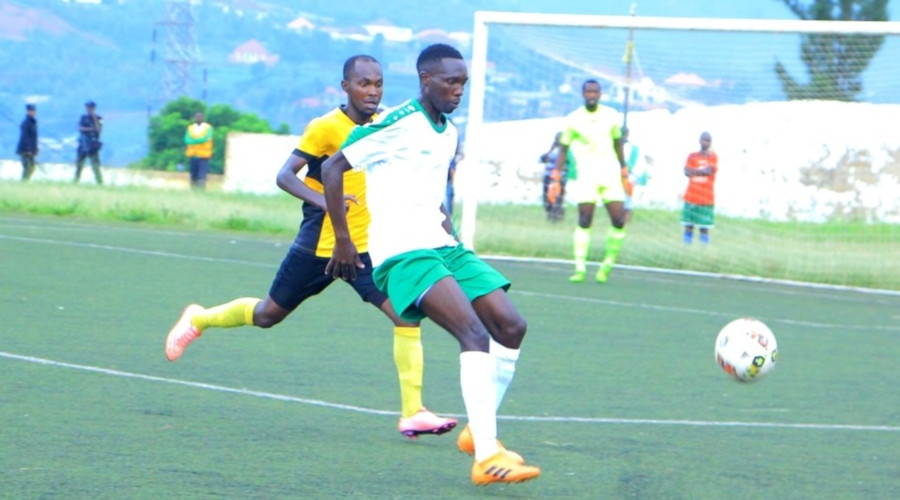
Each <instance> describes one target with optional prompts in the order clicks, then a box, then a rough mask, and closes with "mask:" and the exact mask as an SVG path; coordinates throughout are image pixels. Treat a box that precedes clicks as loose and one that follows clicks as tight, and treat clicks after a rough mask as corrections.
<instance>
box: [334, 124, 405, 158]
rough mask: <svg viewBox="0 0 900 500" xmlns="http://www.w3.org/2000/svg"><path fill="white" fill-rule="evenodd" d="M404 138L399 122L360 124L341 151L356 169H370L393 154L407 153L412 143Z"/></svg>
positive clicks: (401, 154)
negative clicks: (386, 124) (383, 124)
mask: <svg viewBox="0 0 900 500" xmlns="http://www.w3.org/2000/svg"><path fill="white" fill-rule="evenodd" d="M402 139H403V128H402V127H401V126H400V125H399V122H395V123H394V124H392V125H390V126H378V125H366V126H359V127H356V128H354V129H353V131H352V132H351V133H350V137H348V138H347V141H346V142H345V143H344V146H343V147H342V148H341V152H342V153H343V154H344V158H346V159H347V161H348V162H349V163H350V165H352V166H353V169H354V170H369V169H371V168H373V167H375V166H377V165H380V164H383V163H386V162H387V160H389V159H390V158H391V157H393V156H403V155H405V154H406V151H407V150H408V149H409V146H410V144H409V141H404V140H402Z"/></svg>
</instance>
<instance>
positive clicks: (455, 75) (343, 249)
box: [322, 44, 541, 484]
mask: <svg viewBox="0 0 900 500" xmlns="http://www.w3.org/2000/svg"><path fill="white" fill-rule="evenodd" d="M416 69H417V70H418V73H419V84H420V94H419V96H418V97H417V98H416V99H411V100H409V101H407V102H405V103H403V104H401V105H400V106H398V107H396V108H393V109H389V110H387V111H385V112H384V113H383V114H381V115H380V116H379V118H378V120H376V121H375V122H374V123H372V124H371V125H367V126H365V127H357V128H356V129H354V131H353V132H352V133H351V134H350V137H349V138H348V139H347V142H346V143H344V146H343V147H342V149H341V151H339V152H338V153H336V154H335V155H333V156H332V157H331V158H329V159H328V160H327V161H326V162H325V163H324V165H323V167H322V180H323V182H324V185H325V200H326V204H327V206H328V213H329V215H330V216H331V220H332V223H333V225H334V232H335V237H336V241H335V247H334V251H333V254H332V258H331V261H330V262H329V264H328V267H327V268H326V272H327V273H330V274H331V275H332V276H333V277H334V278H341V279H345V280H353V279H355V278H356V273H357V269H360V268H361V267H360V266H361V262H360V259H359V256H358V253H357V249H356V248H355V247H354V245H353V242H352V240H351V239H350V235H349V232H348V227H347V222H346V216H345V212H346V206H345V201H344V195H343V174H344V172H345V171H347V170H349V169H351V168H352V169H356V170H364V171H365V172H366V186H367V201H368V204H369V212H370V215H371V217H372V222H371V224H370V225H369V254H370V256H371V257H372V264H373V266H375V271H374V272H373V278H374V279H375V284H376V286H378V288H379V289H381V290H382V291H383V292H384V293H386V294H387V295H388V297H389V298H390V300H391V302H392V303H393V304H394V307H395V308H396V309H397V311H398V312H399V313H400V316H401V317H402V318H404V319H406V320H407V321H416V318H418V320H421V319H422V318H425V317H428V318H430V319H431V320H432V321H434V322H435V323H437V324H438V325H440V326H441V327H443V328H444V329H446V330H447V331H448V332H449V333H450V334H451V335H453V336H454V337H455V338H456V339H457V341H458V342H459V345H460V350H461V353H460V356H459V362H460V386H461V388H462V396H463V400H464V401H465V405H466V413H467V416H468V419H469V424H468V426H467V427H466V428H465V429H464V430H463V431H462V432H461V433H460V436H459V438H458V439H457V444H458V446H459V448H460V449H461V450H462V451H465V452H468V453H471V454H474V455H475V462H474V464H473V466H472V470H471V478H472V481H473V482H474V483H475V484H490V483H514V482H521V481H527V480H529V479H533V478H536V477H538V476H539V475H540V472H541V471H540V469H539V468H537V467H534V466H530V465H526V464H525V461H524V459H523V458H522V457H521V456H520V455H519V454H517V453H515V452H512V451H508V450H506V449H505V448H504V447H503V446H502V445H501V444H500V442H499V441H498V440H497V407H498V406H499V404H500V402H501V401H502V399H503V396H504V395H505V393H506V389H507V388H508V386H509V384H510V382H511V381H512V378H513V375H514V373H515V365H516V361H517V359H518V357H519V347H520V345H521V343H522V339H523V338H524V336H525V329H526V322H525V319H524V318H523V317H522V316H521V315H520V314H519V312H518V310H517V309H516V308H515V306H514V305H513V304H512V302H511V301H510V299H509V297H508V296H507V294H506V289H507V288H508V287H509V281H508V280H507V279H506V278H505V277H503V275H501V274H500V273H499V272H497V271H496V270H495V269H494V268H492V267H491V266H489V265H488V264H487V263H485V262H484V261H483V260H481V259H480V258H479V257H478V256H476V255H475V254H474V253H473V252H472V251H470V250H468V249H466V248H465V247H463V246H462V245H461V244H460V243H459V242H458V241H456V239H455V238H454V237H453V236H452V235H451V231H450V226H449V217H448V216H447V211H446V209H445V208H444V207H443V204H444V195H445V188H446V183H447V165H448V164H449V163H450V161H451V160H452V159H453V156H454V155H455V154H456V144H457V132H456V128H455V127H454V126H453V124H452V123H451V122H450V120H449V119H448V118H447V116H446V114H449V113H451V112H453V110H455V109H456V108H457V107H458V106H459V103H460V100H461V99H462V96H463V92H464V89H465V84H466V82H467V80H468V71H467V69H466V63H465V61H464V60H463V58H462V55H461V54H460V53H459V51H458V50H456V49H455V48H453V47H451V46H449V45H445V44H435V45H431V46H429V47H426V48H425V49H424V50H423V51H422V53H421V54H420V55H419V58H418V61H417V62H416Z"/></svg>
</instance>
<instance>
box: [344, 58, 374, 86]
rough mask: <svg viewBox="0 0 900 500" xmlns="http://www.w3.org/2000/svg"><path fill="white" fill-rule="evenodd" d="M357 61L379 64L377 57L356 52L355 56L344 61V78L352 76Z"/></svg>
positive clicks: (347, 78) (348, 78)
mask: <svg viewBox="0 0 900 500" xmlns="http://www.w3.org/2000/svg"><path fill="white" fill-rule="evenodd" d="M357 61H363V62H373V63H377V64H381V63H379V62H378V60H377V59H375V58H374V57H372V56H369V55H366V54H357V55H355V56H352V57H350V58H349V59H347V60H346V61H344V80H350V79H351V78H353V72H354V71H355V70H356V62H357Z"/></svg>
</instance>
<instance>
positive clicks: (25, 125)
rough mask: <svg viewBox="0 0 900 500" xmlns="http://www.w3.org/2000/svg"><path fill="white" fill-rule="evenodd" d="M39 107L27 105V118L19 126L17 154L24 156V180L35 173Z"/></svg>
mask: <svg viewBox="0 0 900 500" xmlns="http://www.w3.org/2000/svg"><path fill="white" fill-rule="evenodd" d="M36 114H37V108H36V107H35V105H34V104H26V105H25V119H24V120H22V124H21V125H20V126H19V145H18V146H17V147H16V154H17V155H19V157H21V158H22V181H27V180H28V179H31V175H32V174H33V173H34V157H35V156H37V154H38V129H37V118H35V115H36Z"/></svg>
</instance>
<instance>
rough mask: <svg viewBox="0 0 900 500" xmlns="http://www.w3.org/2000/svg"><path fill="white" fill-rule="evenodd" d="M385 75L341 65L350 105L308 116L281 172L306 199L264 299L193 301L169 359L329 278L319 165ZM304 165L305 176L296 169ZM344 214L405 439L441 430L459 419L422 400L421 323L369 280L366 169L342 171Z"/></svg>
mask: <svg viewBox="0 0 900 500" xmlns="http://www.w3.org/2000/svg"><path fill="white" fill-rule="evenodd" d="M382 85H383V77H382V71H381V65H380V64H379V63H378V61H376V60H375V59H374V58H372V57H370V56H365V55H358V56H353V57H351V58H350V59H348V60H347V61H346V62H345V63H344V77H343V80H342V81H341V88H342V89H343V90H344V92H345V93H346V94H347V104H346V105H343V106H340V107H339V108H336V109H334V110H332V111H330V112H328V113H326V114H324V115H322V116H320V117H318V118H315V119H313V120H312V121H311V122H310V123H309V124H308V125H307V127H306V130H304V131H303V137H302V138H301V140H300V144H299V145H298V147H297V149H295V150H294V152H293V153H292V154H291V156H290V157H289V158H288V159H287V161H285V163H284V165H283V166H282V167H281V170H280V171H279V172H278V179H277V182H278V187H280V188H281V189H282V190H284V191H286V192H287V193H289V194H291V195H293V196H295V197H297V198H299V199H301V200H303V202H304V203H303V222H302V223H301V224H300V230H299V233H298V234H297V238H296V239H295V240H294V243H293V245H291V248H290V250H289V251H288V254H287V256H286V257H285V258H284V261H283V262H282V263H281V268H280V269H279V270H278V274H277V275H276V276H275V279H274V281H273V282H272V286H271V288H270V290H269V295H268V296H267V297H266V298H265V299H258V298H240V299H236V300H233V301H231V302H228V303H226V304H222V305H219V306H215V307H211V308H204V307H202V306H200V305H197V304H191V305H189V306H187V308H185V310H184V312H183V313H182V315H181V318H180V319H179V320H178V322H177V323H176V324H175V326H173V327H172V330H171V331H170V332H169V335H168V337H167V338H166V345H165V352H166V358H168V359H169V361H175V360H176V359H178V358H179V357H181V355H182V353H183V352H184V350H185V348H186V347H187V346H188V345H189V344H190V343H191V342H193V341H194V340H196V339H197V338H199V337H200V336H201V334H203V333H204V331H206V329H207V328H209V327H235V326H244V325H252V326H258V327H260V328H269V327H271V326H274V325H276V324H278V323H280V322H281V321H282V320H284V318H286V317H287V316H288V314H290V313H291V311H293V310H294V309H296V308H297V307H298V306H299V305H300V304H301V303H302V302H303V301H304V300H306V299H308V298H310V297H312V296H314V295H317V294H319V293H320V292H322V291H323V290H324V289H325V288H326V287H327V286H328V285H330V284H331V283H332V282H333V281H334V278H332V276H331V275H329V274H325V266H326V265H327V264H328V260H329V259H330V258H331V253H332V249H333V248H334V243H335V236H334V229H333V227H332V225H331V219H330V218H329V217H328V214H327V213H326V209H325V197H324V194H323V188H322V170H321V167H322V163H323V162H324V161H325V159H327V158H328V157H329V156H331V155H333V154H334V153H335V152H337V151H338V149H340V147H341V145H342V144H343V143H344V141H345V140H346V139H347V137H348V136H349V135H350V131H351V130H352V129H353V128H354V127H355V126H356V125H362V124H366V123H369V122H371V121H372V117H373V116H374V114H375V112H376V110H377V109H378V105H379V104H380V103H381V95H382V91H383V90H382ZM304 167H305V168H307V169H308V171H307V174H306V178H305V180H300V178H299V177H298V176H297V174H298V173H299V172H300V171H301V170H302V169H303V168H304ZM344 185H345V187H346V190H345V193H346V196H345V200H346V201H347V207H348V209H347V220H348V223H349V227H350V237H351V238H352V240H353V243H354V244H355V245H356V247H357V248H359V249H360V253H361V255H362V256H363V262H364V263H365V268H364V269H361V270H360V275H359V277H358V278H357V279H356V280H355V281H352V282H349V283H350V285H351V286H353V289H354V290H356V292H357V293H358V294H359V296H360V297H361V298H362V299H363V301H365V302H369V303H371V304H372V305H374V306H375V307H377V308H379V309H380V310H381V311H382V312H383V313H384V314H385V315H386V316H388V317H389V318H390V319H391V321H393V323H394V362H395V363H396V365H397V372H398V374H399V378H400V397H401V403H402V412H401V416H400V421H399V424H398V430H399V431H400V432H401V433H402V434H403V435H405V436H407V437H409V438H415V437H417V436H419V435H421V434H443V433H445V432H448V431H450V430H451V429H453V428H454V427H455V426H456V424H457V421H456V420H455V419H452V418H442V417H439V416H437V415H435V414H434V413H432V412H430V411H428V410H427V409H426V408H425V407H424V405H423V404H422V378H423V364H424V359H423V353H422V343H421V330H420V328H419V323H418V322H409V321H405V320H403V319H401V318H400V316H399V315H398V314H397V313H396V311H394V308H393V306H391V302H390V300H388V298H387V296H386V295H385V294H383V293H382V292H381V291H379V290H378V288H376V287H375V284H374V282H373V281H372V263H371V260H369V257H368V253H367V249H368V225H369V220H370V218H369V211H368V208H367V207H366V194H365V192H366V191H365V174H364V173H363V172H347V174H346V176H345V179H344Z"/></svg>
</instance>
